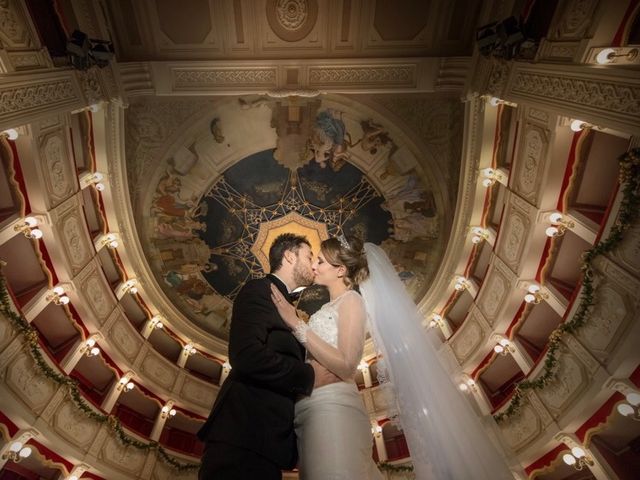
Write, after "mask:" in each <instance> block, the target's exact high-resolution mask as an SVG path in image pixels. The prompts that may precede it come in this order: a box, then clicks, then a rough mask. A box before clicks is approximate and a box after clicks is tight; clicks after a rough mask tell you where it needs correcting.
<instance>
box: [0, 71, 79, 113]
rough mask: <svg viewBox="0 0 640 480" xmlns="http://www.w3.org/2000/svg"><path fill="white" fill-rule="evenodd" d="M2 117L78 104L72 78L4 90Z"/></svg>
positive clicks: (22, 85)
mask: <svg viewBox="0 0 640 480" xmlns="http://www.w3.org/2000/svg"><path fill="white" fill-rule="evenodd" d="M0 100H1V101H0V115H7V116H9V115H12V114H14V115H15V114H18V113H20V114H25V113H27V112H33V111H36V110H38V109H39V108H41V107H47V108H52V107H55V106H64V105H69V106H71V105H74V104H76V103H78V102H76V100H78V97H77V95H76V89H75V88H74V85H73V83H72V82H71V79H70V78H63V79H60V80H57V81H44V82H42V83H37V82H32V83H31V84H25V82H23V83H21V84H20V85H17V86H7V87H5V88H3V89H2V98H1V99H0Z"/></svg>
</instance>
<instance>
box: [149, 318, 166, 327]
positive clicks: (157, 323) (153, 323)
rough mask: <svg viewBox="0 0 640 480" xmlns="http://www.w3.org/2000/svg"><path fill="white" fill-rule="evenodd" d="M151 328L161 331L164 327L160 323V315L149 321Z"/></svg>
mask: <svg viewBox="0 0 640 480" xmlns="http://www.w3.org/2000/svg"><path fill="white" fill-rule="evenodd" d="M150 323H151V326H152V327H153V328H155V329H157V330H161V329H162V328H163V327H164V324H163V323H162V317H160V315H156V316H155V317H153V318H152V319H151V320H150Z"/></svg>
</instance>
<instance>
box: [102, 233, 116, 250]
mask: <svg viewBox="0 0 640 480" xmlns="http://www.w3.org/2000/svg"><path fill="white" fill-rule="evenodd" d="M102 245H103V246H105V247H109V248H118V238H117V237H116V236H115V234H113V233H107V234H106V235H105V236H104V238H103V239H102Z"/></svg>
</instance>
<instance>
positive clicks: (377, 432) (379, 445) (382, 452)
mask: <svg viewBox="0 0 640 480" xmlns="http://www.w3.org/2000/svg"><path fill="white" fill-rule="evenodd" d="M371 425H372V428H373V438H374V440H375V444H376V451H377V452H378V460H379V461H380V462H385V461H386V460H387V458H388V457H387V447H386V446H385V445H384V437H383V436H382V427H380V425H378V422H373V423H372V424H371Z"/></svg>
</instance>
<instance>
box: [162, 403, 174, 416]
mask: <svg viewBox="0 0 640 480" xmlns="http://www.w3.org/2000/svg"><path fill="white" fill-rule="evenodd" d="M172 405H173V404H172V403H167V404H166V405H165V406H164V407H162V409H161V410H160V416H161V417H162V418H167V417H175V416H176V409H175V408H171V406H172Z"/></svg>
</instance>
